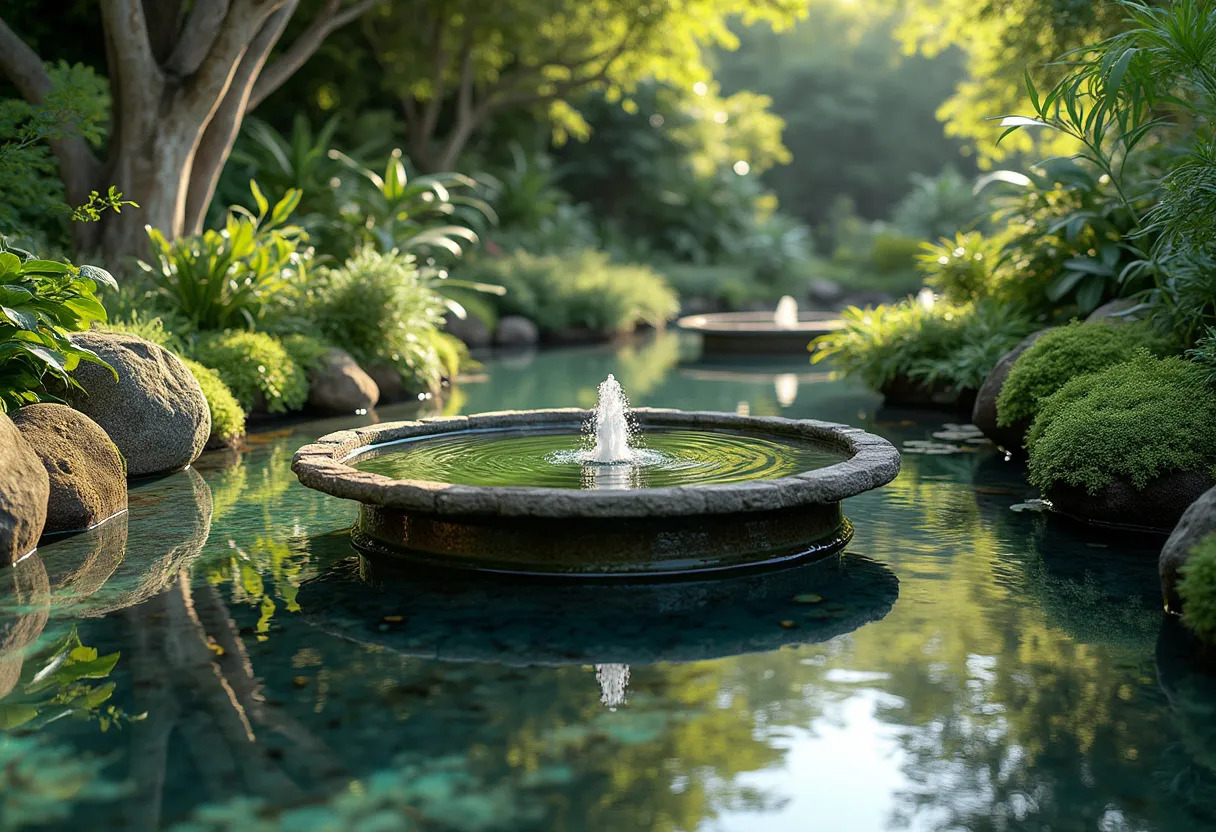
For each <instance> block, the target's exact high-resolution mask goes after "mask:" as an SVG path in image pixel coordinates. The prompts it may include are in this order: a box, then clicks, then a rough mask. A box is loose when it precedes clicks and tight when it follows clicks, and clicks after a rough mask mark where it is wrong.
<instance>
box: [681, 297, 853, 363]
mask: <svg viewBox="0 0 1216 832" xmlns="http://www.w3.org/2000/svg"><path fill="white" fill-rule="evenodd" d="M676 326H677V327H678V328H679V329H682V330H684V331H686V332H695V333H697V334H698V335H700V336H701V352H702V354H703V355H797V354H803V355H805V354H806V351H807V345H808V344H810V342H811V341H813V340H814V339H815V338H818V337H819V336H821V335H827V334H828V333H830V332H833V331H835V330H837V329H839V328H841V327H842V326H844V322H843V321H841V320H840V318H839V317H838V316H837V314H836V313H835V312H800V311H799V310H798V301H797V300H795V299H794V298H793V297H791V296H790V295H786V296H785V297H783V298H781V300H780V301H779V302H778V303H777V308H776V309H775V310H774V311H773V312H718V313H713V314H706V315H689V316H687V317H684V318H680V319H679V320H678V321H676Z"/></svg>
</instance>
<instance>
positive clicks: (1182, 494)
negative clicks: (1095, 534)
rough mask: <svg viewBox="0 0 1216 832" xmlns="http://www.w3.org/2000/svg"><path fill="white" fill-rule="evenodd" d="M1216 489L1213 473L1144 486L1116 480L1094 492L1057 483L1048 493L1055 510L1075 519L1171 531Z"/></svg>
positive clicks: (1179, 474) (1178, 475) (1182, 474)
mask: <svg viewBox="0 0 1216 832" xmlns="http://www.w3.org/2000/svg"><path fill="white" fill-rule="evenodd" d="M1213 486H1216V478H1213V476H1212V474H1211V472H1209V471H1171V472H1169V473H1167V474H1162V475H1161V476H1159V477H1154V478H1153V479H1152V480H1150V481H1149V482H1148V483H1147V484H1145V485H1144V486H1136V485H1135V484H1133V483H1132V482H1130V481H1128V480H1124V479H1117V480H1114V481H1112V482H1110V483H1108V484H1107V485H1104V486H1102V487H1101V488H1099V489H1098V490H1097V491H1096V492H1094V493H1091V492H1090V491H1088V490H1087V489H1085V488H1084V487H1079V486H1074V485H1067V484H1064V483H1056V484H1055V485H1053V486H1052V487H1051V488H1049V489H1048V490H1047V491H1046V492H1045V496H1046V497H1047V499H1048V500H1050V501H1051V504H1052V508H1053V509H1054V510H1055V511H1057V512H1059V513H1060V514H1063V515H1065V516H1066V517H1070V518H1072V519H1074V520H1081V521H1083V522H1086V523H1092V524H1095V525H1099V526H1106V527H1109V528H1112V529H1129V530H1135V531H1149V532H1160V533H1162V534H1164V533H1167V532H1169V531H1170V530H1171V529H1172V528H1174V525H1175V524H1176V523H1177V522H1178V520H1179V518H1181V517H1182V514H1183V512H1185V511H1186V509H1187V506H1189V505H1190V504H1191V503H1193V502H1194V501H1195V500H1196V499H1198V498H1199V497H1200V496H1202V495H1203V493H1204V492H1205V491H1207V490H1208V489H1210V488H1212V487H1213Z"/></svg>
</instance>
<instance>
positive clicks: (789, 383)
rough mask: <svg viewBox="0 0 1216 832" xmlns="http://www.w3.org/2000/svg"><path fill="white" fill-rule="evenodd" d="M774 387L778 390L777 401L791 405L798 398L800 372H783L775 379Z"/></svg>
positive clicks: (784, 405)
mask: <svg viewBox="0 0 1216 832" xmlns="http://www.w3.org/2000/svg"><path fill="white" fill-rule="evenodd" d="M773 387H774V388H776V390H777V403H778V404H779V405H781V406H782V407H789V406H790V405H792V404H793V403H794V399H796V398H798V374H797V373H782V374H781V375H779V376H777V378H775V379H773Z"/></svg>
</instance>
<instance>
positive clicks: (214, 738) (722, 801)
mask: <svg viewBox="0 0 1216 832" xmlns="http://www.w3.org/2000/svg"><path fill="white" fill-rule="evenodd" d="M691 346H692V345H690V344H687V343H684V344H681V342H680V341H679V340H678V339H676V338H675V337H674V336H672V337H664V338H660V339H659V340H657V341H651V342H647V343H644V344H638V345H632V346H626V347H619V348H588V349H572V350H567V351H558V352H549V353H541V354H538V355H535V356H532V357H520V356H516V357H504V358H501V359H494V360H490V361H488V362H487V363H486V366H485V368H484V370H483V371H481V372H480V373H479V374H478V375H476V376H473V377H471V378H470V379H468V380H466V381H463V382H461V383H460V384H459V385H457V387H456V389H455V390H454V391H453V393H452V395H451V397H450V398H449V399H448V400H447V401H446V402H445V403H444V404H443V405H442V408H443V409H446V411H447V412H451V413H456V412H463V413H468V412H477V411H485V410H503V409H512V408H528V407H563V406H582V407H587V406H590V405H592V404H594V397H595V389H596V385H597V383H598V382H599V381H600V380H602V379H603V378H604V377H605V376H606V375H607V374H608V373H609V372H612V373H615V374H616V376H617V378H619V379H620V380H621V381H622V383H623V385H624V387H625V390H626V391H627V392H628V393H629V395H630V397H631V399H632V401H633V402H634V404H635V405H651V406H667V407H681V408H688V409H705V410H731V411H734V410H736V409H740V408H746V409H747V410H748V411H750V412H751V413H753V414H756V415H770V414H772V415H775V414H780V415H787V416H794V417H814V418H821V419H828V420H833V421H844V422H849V423H851V424H856V425H859V426H863V427H865V428H867V429H868V430H872V431H875V432H877V433H879V434H881V435H884V436H886V437H888V438H889V439H891V440H892V441H894V442H896V443H897V444H901V445H902V443H903V442H905V441H907V440H922V441H923V440H929V439H932V434H933V433H934V432H936V431H940V430H941V428H942V425H943V424H944V423H945V422H948V421H950V420H951V417H949V416H948V415H946V414H936V415H934V414H916V413H913V412H911V411H888V410H885V409H882V408H880V406H879V405H880V402H879V400H878V399H877V397H875V396H873V395H871V394H869V393H867V392H865V391H863V390H861V389H859V388H857V387H855V386H853V385H850V384H846V383H842V382H839V381H833V380H830V378H828V377H827V376H826V375H825V374H824V373H823V372H822V368H821V367H815V368H811V367H810V366H809V365H807V364H806V363H805V361H801V360H799V361H794V362H792V363H778V364H773V363H764V362H759V363H757V362H748V363H738V364H731V365H713V366H709V365H701V364H697V363H695V362H690V361H688V359H687V357H688V356H689V355H690V352H689V350H690V348H691ZM682 355H683V356H684V360H683V361H682ZM783 402H784V404H783ZM438 409H440V406H438V405H435V406H433V407H430V411H431V412H435V411H436V410H438ZM410 415H413V411H410V410H409V409H407V408H390V409H386V410H384V411H382V412H381V413H380V418H381V419H383V420H388V419H394V418H406V417H408V416H410ZM366 423H367V419H366V418H362V419H359V418H351V419H341V420H328V421H324V422H309V423H303V424H299V425H295V426H293V427H291V428H289V429H281V430H278V431H275V432H273V433H268V434H262V435H259V436H255V437H253V438H252V440H253V441H251V443H250V447H249V449H248V451H247V452H246V453H243V454H240V455H234V456H226V455H222V454H221V455H213V456H209V457H206V458H204V459H203V460H200V462H199V464H198V465H197V466H196V469H195V470H194V471H190V472H182V473H178V474H175V475H173V476H171V477H168V478H165V479H163V480H160V481H157V482H151V483H144V484H141V485H139V486H138V487H137V488H135V489H134V490H133V491H132V494H131V512H130V514H129V516H128V517H127V518H126V519H125V520H121V521H119V522H116V523H113V524H107V525H106V526H103V527H102V528H101V529H99V530H95V531H94V532H91V533H89V534H86V535H79V536H76V537H73V538H70V539H66V540H61V541H57V542H54V543H50V544H48V545H45V546H44V547H43V548H42V549H40V551H39V554H38V555H37V556H36V557H33V558H30V559H27V560H26V561H23V562H22V563H21V564H20V565H18V566H17V567H16V568H15V569H13V570H11V571H10V572H9V573H6V577H5V583H4V585H3V591H2V592H0V609H2V616H0V691H8V693H7V695H6V696H5V697H4V698H3V699H2V700H0V725H3V726H5V727H4V730H3V734H2V735H0V790H2V794H3V798H2V799H0V826H2V827H3V828H15V827H17V826H19V825H21V824H22V823H26V824H28V825H30V826H31V827H32V828H62V829H69V828H70V829H123V828H129V829H140V830H142V829H158V828H168V829H174V828H178V829H206V830H219V829H231V830H255V832H256V831H257V830H271V829H293V830H312V829H333V830H346V829H357V830H373V829H375V830H389V829H427V830H462V832H463V830H492V829H493V830H498V829H502V830H571V831H572V832H573V830H603V832H618V831H619V830H635V829H645V830H650V829H654V830H739V831H740V832H781V831H783V830H791V831H792V830H808V829H816V830H819V829H822V830H832V831H835V830H843V832H854V831H855V830H856V831H857V832H865V830H885V829H908V830H981V831H984V830H993V831H994V832H995V831H996V830H1043V829H1051V830H1115V831H1116V832H1118V831H1120V830H1195V829H1205V828H1216V819H1214V818H1213V814H1214V811H1216V810H1214V809H1213V807H1214V806H1216V802H1213V800H1212V797H1213V795H1214V794H1216V792H1214V791H1213V784H1214V782H1216V781H1214V779H1213V772H1214V771H1216V734H1214V732H1213V729H1212V727H1211V726H1212V725H1213V720H1212V719H1211V716H1212V713H1213V712H1214V707H1213V706H1214V705H1216V691H1213V690H1212V689H1211V684H1210V681H1209V680H1208V678H1207V677H1205V676H1202V675H1200V674H1198V673H1197V672H1195V671H1193V670H1192V669H1190V668H1189V667H1188V665H1187V664H1186V662H1185V661H1184V660H1183V658H1182V657H1181V656H1180V655H1179V654H1178V652H1177V651H1175V650H1173V649H1172V648H1171V647H1170V645H1173V644H1175V643H1176V642H1177V641H1178V634H1177V633H1176V631H1175V630H1174V629H1173V628H1172V626H1171V625H1169V624H1167V623H1165V622H1163V620H1162V616H1161V614H1160V613H1159V611H1158V608H1159V600H1158V594H1157V593H1158V590H1157V579H1156V560H1155V554H1156V551H1157V549H1158V548H1159V546H1160V541H1159V540H1155V539H1152V538H1146V539H1137V538H1133V537H1128V536H1121V537H1110V536H1105V535H1101V534H1099V533H1096V532H1092V531H1089V530H1085V529H1077V528H1075V527H1072V526H1068V525H1066V524H1064V523H1061V522H1059V521H1058V520H1056V519H1055V518H1051V517H1047V516H1044V515H1041V514H1036V513H1033V512H1026V511H1023V512H1015V511H1012V510H1011V509H1010V506H1011V505H1014V504H1018V503H1022V502H1023V501H1024V500H1025V499H1026V498H1027V497H1032V496H1034V494H1033V492H1032V491H1031V490H1030V489H1029V488H1028V487H1027V486H1026V484H1025V480H1024V477H1023V475H1022V472H1021V470H1020V469H1019V468H1018V467H1017V466H1016V465H1010V464H1006V463H1004V462H1002V461H1001V460H1000V459H998V458H997V456H996V455H995V454H994V453H993V452H992V451H991V450H989V449H986V448H982V447H978V448H977V447H974V446H969V447H970V448H971V449H970V450H964V451H961V452H958V453H952V454H933V455H926V454H907V455H905V458H904V470H903V473H902V474H901V476H900V477H899V479H897V480H896V481H895V482H894V483H892V484H891V485H889V486H887V487H885V488H883V489H881V490H879V491H875V492H871V493H868V494H865V495H862V496H860V497H857V498H853V499H850V500H848V501H847V502H846V503H845V510H846V513H847V514H848V515H849V517H850V518H851V520H852V521H853V523H854V525H855V526H856V537H855V538H854V540H853V542H852V544H851V545H850V546H849V547H848V549H847V551H846V554H845V555H844V556H843V557H842V559H841V560H840V561H839V563H836V562H830V563H820V564H813V565H811V566H808V567H801V568H799V569H797V570H792V571H789V572H784V573H779V574H775V575H768V576H748V577H747V578H743V579H736V580H734V581H718V582H713V583H705V584H668V585H664V586H661V587H654V586H650V587H647V586H640V587H630V586H613V587H596V586H574V587H569V586H561V585H557V586H554V585H548V586H535V585H527V584H512V583H509V582H504V581H490V582H485V581H482V582H474V581H471V580H469V579H464V578H461V579H452V578H451V577H447V576H443V575H434V574H430V575H420V574H401V573H399V572H395V571H392V570H389V569H386V568H384V567H383V566H380V565H376V564H368V563H361V562H360V561H359V560H358V559H357V558H356V557H355V556H354V553H353V552H352V551H351V549H350V547H349V545H348V543H347V540H346V534H345V529H346V528H347V527H348V526H349V524H350V523H351V522H352V520H353V518H354V515H355V508H354V506H353V505H350V504H347V503H344V502H342V501H338V500H333V499H331V498H328V497H325V496H323V495H320V494H317V493H315V492H312V491H309V490H308V489H305V488H303V487H301V486H300V485H299V484H298V483H297V482H296V480H295V477H294V476H293V475H292V474H291V472H290V470H289V464H290V459H291V455H292V453H293V452H294V450H295V449H296V448H297V447H299V446H300V445H301V444H303V443H305V442H307V441H308V440H310V439H311V438H313V437H316V436H319V435H321V434H323V433H327V432H329V431H332V430H335V429H338V428H342V427H350V426H354V425H356V424H366Z"/></svg>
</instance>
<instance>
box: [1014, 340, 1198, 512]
mask: <svg viewBox="0 0 1216 832" xmlns="http://www.w3.org/2000/svg"><path fill="white" fill-rule="evenodd" d="M1028 352H1029V351H1028ZM1205 375H1206V374H1205V373H1204V371H1203V368H1201V367H1199V366H1197V365H1195V364H1193V363H1191V362H1189V361H1184V360H1182V359H1181V358H1177V357H1174V358H1155V357H1153V356H1152V355H1151V354H1150V353H1148V352H1147V351H1142V352H1140V353H1139V354H1137V355H1136V356H1135V357H1134V358H1132V359H1131V360H1130V361H1125V362H1123V363H1122V364H1116V365H1114V366H1112V367H1108V368H1107V369H1105V370H1102V371H1101V372H1097V373H1090V374H1088V375H1082V376H1078V377H1076V378H1073V379H1072V380H1071V381H1069V382H1068V383H1067V384H1065V385H1064V386H1063V387H1061V388H1060V389H1059V390H1057V391H1056V392H1055V393H1053V394H1052V395H1051V396H1050V397H1049V398H1047V399H1046V400H1045V401H1044V402H1043V403H1042V404H1041V406H1040V407H1039V413H1038V416H1037V417H1035V420H1034V424H1033V425H1032V426H1031V429H1030V434H1029V436H1028V437H1027V441H1026V446H1027V448H1028V449H1029V451H1030V455H1029V476H1030V481H1031V483H1033V484H1034V485H1035V486H1037V487H1038V488H1039V489H1041V490H1042V491H1044V492H1046V491H1048V490H1049V489H1050V488H1051V487H1052V486H1053V485H1055V484H1056V483H1064V484H1066V485H1071V486H1078V487H1084V488H1085V489H1086V490H1088V491H1089V492H1090V493H1091V494H1095V493H1097V492H1098V491H1099V490H1100V489H1102V488H1103V487H1104V486H1106V485H1109V484H1110V483H1111V482H1113V481H1114V480H1115V479H1120V480H1130V481H1131V483H1132V484H1133V485H1134V486H1135V487H1136V488H1144V487H1145V486H1147V485H1148V483H1149V481H1150V480H1152V479H1153V478H1154V477H1157V476H1160V475H1161V474H1165V473H1169V472H1171V471H1207V470H1211V469H1212V466H1213V464H1216V396H1213V395H1212V392H1211V388H1209V387H1208V385H1207V380H1206V378H1205Z"/></svg>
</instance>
